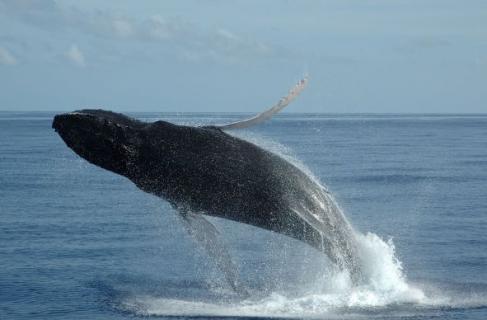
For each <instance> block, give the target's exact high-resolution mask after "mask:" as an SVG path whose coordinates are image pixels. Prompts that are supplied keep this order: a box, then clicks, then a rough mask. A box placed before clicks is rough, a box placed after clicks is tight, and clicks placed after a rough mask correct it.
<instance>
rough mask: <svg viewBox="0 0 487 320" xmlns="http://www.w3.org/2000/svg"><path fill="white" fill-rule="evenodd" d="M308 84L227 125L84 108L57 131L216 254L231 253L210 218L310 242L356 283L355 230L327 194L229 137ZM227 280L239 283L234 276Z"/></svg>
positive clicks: (58, 122)
mask: <svg viewBox="0 0 487 320" xmlns="http://www.w3.org/2000/svg"><path fill="white" fill-rule="evenodd" d="M306 83H307V78H304V79H303V80H301V81H300V82H298V84H297V85H296V86H294V87H293V88H292V89H291V90H290V91H289V93H288V94H287V95H286V96H285V97H283V98H281V99H280V100H279V102H278V103H277V104H276V105H275V106H273V107H272V108H270V109H269V110H267V111H265V112H262V113H260V114H258V115H257V116H255V117H253V118H251V119H247V120H244V121H239V122H235V123H231V124H226V125H220V126H218V125H215V126H200V127H195V126H185V125H177V124H173V123H169V122H166V121H155V122H151V123H149V122H143V121H140V120H137V119H134V118H131V117H128V116H126V115H123V114H120V113H115V112H111V111H105V110H94V109H85V110H79V111H75V112H70V113H65V114H59V115H56V116H55V117H54V120H53V123H52V127H53V128H54V129H55V131H56V132H57V133H58V134H59V135H60V136H61V138H62V139H63V140H64V142H65V143H66V144H67V146H68V147H69V148H71V149H72V150H73V151H74V152H75V153H77V154H78V155H79V156H81V157H82V158H84V159H86V160H87V161H89V162H90V163H92V164H94V165H97V166H99V167H101V168H104V169H106V170H109V171H112V172H114V173H116V174H119V175H122V176H124V177H126V178H128V179H129V180H131V181H132V182H133V183H134V184H135V185H136V186H137V187H138V188H140V189H141V190H143V191H145V192H148V193H150V194H153V195H156V196H158V197H161V198H163V199H165V200H167V201H168V202H169V203H170V204H171V205H172V206H173V207H174V208H175V209H176V210H177V211H178V212H180V213H181V216H182V217H183V220H184V221H187V224H186V225H187V227H188V229H189V230H190V232H191V233H193V234H195V237H196V238H197V239H200V240H202V242H203V243H204V244H203V246H204V247H205V248H206V249H207V250H208V251H209V254H210V255H212V256H214V257H218V256H221V255H222V252H224V250H218V249H215V246H214V245H213V244H212V243H211V242H214V240H211V238H214V236H212V235H211V234H210V236H207V235H205V232H203V235H202V233H201V232H200V231H199V230H201V229H206V230H208V229H210V233H217V231H216V230H215V229H214V228H213V227H212V225H211V223H210V222H209V221H208V220H206V219H205V215H208V216H214V217H220V218H224V219H229V220H233V221H237V222H240V223H245V224H249V225H252V226H256V227H259V228H263V229H266V230H269V231H273V232H277V233H280V234H284V235H286V236H289V237H292V238H295V239H297V240H300V241H303V242H305V243H307V244H309V245H310V246H312V247H314V248H315V249H317V250H319V251H321V252H323V253H325V254H326V255H327V256H328V257H329V259H330V260H331V261H332V262H333V263H334V264H335V265H336V266H338V267H339V268H340V269H347V270H349V271H350V274H351V275H352V278H357V277H358V275H359V273H360V272H359V263H358V261H357V258H356V250H357V249H356V243H355V237H354V233H353V230H352V227H351V225H350V224H349V223H348V221H347V219H346V218H345V216H344V215H343V213H342V212H341V210H340V209H339V208H338V207H337V205H336V204H335V202H334V200H333V198H332V196H331V195H330V193H329V192H328V190H327V189H326V188H325V187H324V186H322V185H320V184H319V183H318V182H317V181H316V180H315V179H314V178H312V177H310V176H309V175H307V174H306V173H304V172H303V171H302V170H301V169H300V168H298V167H297V166H296V165H294V164H293V163H291V162H289V161H287V160H286V159H284V158H283V157H281V156H279V155H277V154H275V153H272V152H270V151H268V150H266V149H264V148H262V147H260V146H257V145H256V144H253V143H251V142H249V141H246V140H243V139H240V138H238V137H235V136H233V135H230V134H228V133H227V132H226V131H227V130H232V129H238V128H243V127H248V126H251V125H255V124H256V123H259V122H261V121H263V120H266V119H268V118H269V117H271V116H272V115H273V114H274V113H276V112H278V111H279V110H281V109H282V108H284V107H285V106H286V105H287V104H289V103H290V102H291V101H292V100H293V99H294V98H295V97H296V96H297V95H298V94H299V93H300V92H301V91H302V90H303V88H304V87H305V86H306ZM206 226H208V228H207V227H206ZM208 239H210V240H208ZM205 243H206V244H205ZM223 255H225V254H223ZM218 261H219V262H218ZM218 261H217V264H219V265H220V267H223V268H225V267H227V269H228V268H230V269H231V262H229V261H230V260H229V259H228V257H223V258H221V259H220V260H218ZM228 278H229V279H227V280H229V282H231V283H232V282H233V283H235V280H234V279H235V276H234V275H229V276H228ZM232 279H233V280H232Z"/></svg>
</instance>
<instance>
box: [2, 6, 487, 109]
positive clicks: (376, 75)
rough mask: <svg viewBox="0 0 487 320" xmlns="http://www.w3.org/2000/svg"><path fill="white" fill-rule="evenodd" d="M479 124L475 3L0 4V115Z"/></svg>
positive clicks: (483, 61) (485, 27)
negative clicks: (100, 111)
mask: <svg viewBox="0 0 487 320" xmlns="http://www.w3.org/2000/svg"><path fill="white" fill-rule="evenodd" d="M306 73H307V74H309V77H310V81H309V85H308V87H307V88H306V90H305V91H304V92H303V93H302V95H301V96H300V97H299V98H298V99H297V100H296V101H295V102H294V103H292V104H291V105H290V106H289V107H288V108H287V109H286V111H287V112H323V113H485V112H487V1H485V0H469V1H458V0H328V1H326V0H300V1H298V0H268V1H261V0H186V1H180V0H175V1H169V0H165V1H159V0H141V1H129V0H104V1H95V0H83V1H76V0H63V1H61V0H59V1H54V0H0V111H2V110H3V111H43V110H46V111H47V110H49V111H65V110H66V111H68V110H75V109H81V108H104V109H109V110H114V111H122V112H123V111H157V112H175V111H176V112H179V111H180V112H258V111H262V110H264V109H266V108H268V107H270V106H272V105H273V104H274V103H275V102H277V100H279V98H280V97H281V96H283V95H285V94H286V93H287V91H288V90H289V89H290V88H291V87H292V86H293V85H294V84H295V82H297V81H298V80H299V79H300V78H301V77H302V76H303V75H304V74H306Z"/></svg>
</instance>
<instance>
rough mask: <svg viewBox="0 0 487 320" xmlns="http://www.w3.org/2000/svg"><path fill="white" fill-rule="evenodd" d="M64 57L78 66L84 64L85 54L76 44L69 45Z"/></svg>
mask: <svg viewBox="0 0 487 320" xmlns="http://www.w3.org/2000/svg"><path fill="white" fill-rule="evenodd" d="M66 57H67V58H68V59H69V60H70V61H71V62H72V63H74V64H75V65H77V66H78V67H84V66H86V62H85V56H84V55H83V52H81V50H80V49H79V48H78V46H77V45H76V44H73V45H71V47H70V48H69V50H68V51H67V52H66Z"/></svg>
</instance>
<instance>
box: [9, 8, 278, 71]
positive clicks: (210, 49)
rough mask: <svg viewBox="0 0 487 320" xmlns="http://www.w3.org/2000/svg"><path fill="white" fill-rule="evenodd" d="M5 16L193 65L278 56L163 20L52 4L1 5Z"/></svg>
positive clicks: (226, 34)
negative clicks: (144, 48) (142, 47)
mask: <svg viewBox="0 0 487 320" xmlns="http://www.w3.org/2000/svg"><path fill="white" fill-rule="evenodd" d="M2 11H3V15H4V16H5V17H8V18H10V19H12V18H14V19H16V20H17V21H21V22H22V23H24V24H28V25H31V26H34V27H36V29H42V30H46V31H48V32H50V33H53V34H56V35H58V34H61V33H65V34H69V32H77V33H81V34H82V35H84V36H89V37H91V38H92V39H93V38H98V39H109V40H113V41H117V42H118V43H120V44H127V45H128V44H130V43H137V42H146V43H152V44H155V45H156V46H159V48H160V49H163V51H164V52H165V53H166V54H169V55H172V56H173V57H185V56H191V57H192V58H191V60H208V59H213V60H219V61H237V60H246V59H249V58H253V57H265V56H270V55H272V53H273V50H272V48H271V47H270V46H268V45H266V44H263V43H261V42H259V41H256V40H254V39H251V38H249V37H243V36H241V35H238V34H235V33H234V32H232V31H230V30H227V29H224V28H208V27H205V26H202V25H195V24H193V23H191V22H189V21H186V20H184V19H167V18H164V17H162V16H160V15H154V16H151V17H145V18H143V17H142V18H138V17H134V16H126V15H120V14H115V13H113V12H111V11H108V10H93V11H89V10H82V9H80V8H78V7H75V6H68V5H64V4H63V3H62V2H54V1H52V0H45V1H43V0H15V1H14V0H0V15H2ZM45 41H46V40H45ZM47 41H48V40H47ZM107 47H108V46H107ZM78 50H79V49H78ZM70 51H72V53H71V54H70V56H78V58H76V60H73V59H71V60H72V61H83V59H82V58H79V57H82V54H79V53H80V52H78V51H76V50H70ZM125 52H127V51H126V50H125ZM195 58H196V59H195ZM78 64H80V63H78Z"/></svg>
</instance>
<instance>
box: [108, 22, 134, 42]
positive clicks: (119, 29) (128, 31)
mask: <svg viewBox="0 0 487 320" xmlns="http://www.w3.org/2000/svg"><path fill="white" fill-rule="evenodd" d="M112 28H113V31H114V32H115V35H117V36H119V37H122V38H127V37H130V36H132V35H134V33H135V30H134V27H133V25H132V23H131V22H130V21H128V20H127V19H117V18H115V19H113V20H112Z"/></svg>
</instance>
